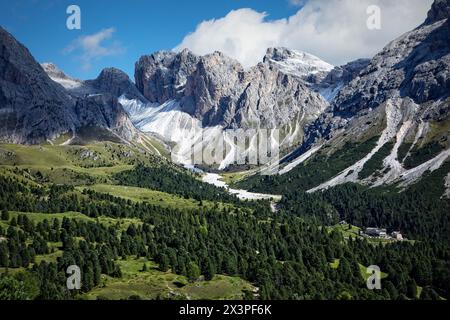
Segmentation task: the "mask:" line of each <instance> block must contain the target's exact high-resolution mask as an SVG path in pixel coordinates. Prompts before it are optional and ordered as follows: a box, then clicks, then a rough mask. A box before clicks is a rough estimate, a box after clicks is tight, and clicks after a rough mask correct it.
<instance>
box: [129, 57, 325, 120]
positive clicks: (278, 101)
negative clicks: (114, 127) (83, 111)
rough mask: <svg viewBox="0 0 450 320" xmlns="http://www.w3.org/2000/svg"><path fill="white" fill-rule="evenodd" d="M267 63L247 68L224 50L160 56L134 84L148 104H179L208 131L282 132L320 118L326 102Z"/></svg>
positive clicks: (140, 66)
mask: <svg viewBox="0 0 450 320" xmlns="http://www.w3.org/2000/svg"><path fill="white" fill-rule="evenodd" d="M274 54H275V53H274ZM268 61H269V60H267V62H265V63H260V64H259V65H257V66H255V67H253V68H251V69H249V70H244V68H243V67H242V65H241V64H240V63H239V62H237V61H235V60H233V59H231V58H228V57H226V56H225V55H223V54H222V53H220V52H215V53H213V54H209V55H205V56H202V57H197V56H195V55H193V54H192V53H190V52H189V51H187V50H184V51H182V52H181V53H178V54H175V53H172V52H158V53H156V54H154V55H151V56H145V57H142V58H141V59H140V60H139V62H138V63H137V64H136V83H137V86H138V88H139V89H140V91H141V92H143V94H144V96H145V97H146V98H147V99H148V100H149V101H150V102H155V103H160V104H161V103H164V102H166V101H168V100H178V101H179V102H180V105H181V109H182V111H184V112H186V113H188V114H190V115H192V116H194V117H195V118H197V119H199V120H201V121H202V123H203V125H204V126H205V127H210V126H216V125H220V126H223V127H226V128H228V127H230V128H247V127H253V128H254V127H257V128H261V127H266V128H278V127H280V126H283V125H286V124H288V123H289V122H291V121H293V119H295V118H296V117H299V116H300V117H302V116H303V118H304V119H308V120H311V119H314V118H317V116H318V115H319V114H320V113H321V112H322V111H323V109H325V108H326V106H327V102H326V101H325V100H324V99H323V98H322V97H321V96H320V95H319V94H318V93H315V92H314V91H313V90H311V89H310V88H308V87H307V85H306V84H305V83H304V82H303V81H300V80H299V79H298V77H296V76H295V75H291V74H288V73H287V72H283V71H282V70H280V69H278V68H275V67H274V66H273V65H271V62H268Z"/></svg>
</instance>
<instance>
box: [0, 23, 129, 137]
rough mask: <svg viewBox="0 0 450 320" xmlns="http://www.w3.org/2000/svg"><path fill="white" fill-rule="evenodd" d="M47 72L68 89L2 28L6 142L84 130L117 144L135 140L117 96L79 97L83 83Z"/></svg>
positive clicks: (0, 110)
mask: <svg viewBox="0 0 450 320" xmlns="http://www.w3.org/2000/svg"><path fill="white" fill-rule="evenodd" d="M44 67H45V66H44ZM47 69H48V70H49V71H50V75H51V77H53V78H57V77H60V79H61V80H62V81H61V84H62V85H63V86H61V85H59V84H57V83H55V82H54V81H52V80H51V79H50V77H49V76H48V75H47V74H46V73H45V71H44V69H43V68H42V67H41V66H40V65H39V64H38V63H37V62H36V61H35V60H34V58H33V56H32V55H31V54H30V52H29V51H28V50H27V49H26V48H25V47H24V46H23V45H22V44H20V43H19V42H17V41H16V39H14V37H13V36H12V35H10V34H9V33H8V32H7V31H5V30H4V29H3V28H1V27H0V84H1V85H0V122H1V123H2V125H1V127H0V140H1V141H3V142H12V143H22V144H36V143H41V142H45V141H47V140H54V139H56V138H58V137H59V136H61V135H63V134H68V135H70V136H76V135H77V134H78V133H79V132H80V131H82V130H83V128H91V129H90V131H91V132H95V131H96V130H98V131H100V132H103V133H102V136H103V137H105V134H106V135H109V136H110V137H111V138H113V139H116V140H118V141H131V140H133V139H134V138H135V137H136V134H137V131H136V130H135V129H134V126H133V125H132V123H131V121H129V119H128V116H127V114H126V113H125V111H124V110H123V108H122V107H121V105H119V104H118V102H117V98H116V97H114V96H113V95H112V94H102V96H98V95H97V96H94V95H84V96H81V95H74V94H72V93H71V92H72V91H74V90H76V89H77V88H78V87H79V86H81V84H80V82H78V81H76V80H73V79H70V78H69V77H67V76H64V74H62V72H60V71H59V70H57V69H55V68H53V67H52V66H49V65H47ZM94 84H95V83H94ZM64 87H65V88H64ZM66 89H69V90H66Z"/></svg>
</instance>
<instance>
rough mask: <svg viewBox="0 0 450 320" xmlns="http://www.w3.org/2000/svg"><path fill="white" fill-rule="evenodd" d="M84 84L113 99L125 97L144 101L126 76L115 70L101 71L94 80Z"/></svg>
mask: <svg viewBox="0 0 450 320" xmlns="http://www.w3.org/2000/svg"><path fill="white" fill-rule="evenodd" d="M86 84H87V85H90V86H92V87H93V89H94V90H95V91H97V92H99V93H102V92H107V93H109V94H111V95H113V96H115V97H119V96H121V95H126V96H127V97H128V98H129V99H138V100H140V101H145V100H146V99H145V98H144V97H143V96H142V94H141V93H140V92H139V90H138V89H137V88H136V86H135V85H134V83H133V82H132V81H131V80H130V78H129V77H128V75H127V74H126V73H125V72H123V71H122V70H120V69H117V68H106V69H103V70H102V71H101V72H100V74H99V76H98V77H97V78H96V79H95V80H90V81H86Z"/></svg>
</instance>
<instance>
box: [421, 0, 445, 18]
mask: <svg viewBox="0 0 450 320" xmlns="http://www.w3.org/2000/svg"><path fill="white" fill-rule="evenodd" d="M448 17H450V0H435V1H434V3H433V5H432V6H431V9H430V11H428V16H427V20H426V21H425V24H433V23H435V22H438V21H441V20H444V19H448Z"/></svg>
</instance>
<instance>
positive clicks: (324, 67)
mask: <svg viewBox="0 0 450 320" xmlns="http://www.w3.org/2000/svg"><path fill="white" fill-rule="evenodd" d="M265 62H269V63H271V64H272V65H274V66H275V67H276V68H277V69H278V70H280V71H281V72H283V73H286V74H290V75H293V76H296V77H298V78H301V79H306V78H307V77H309V76H311V75H319V74H322V75H324V76H325V75H326V74H327V73H328V72H330V71H331V70H333V69H334V66H333V65H331V64H329V63H327V62H325V61H323V60H321V59H320V58H318V57H316V56H314V55H312V54H309V53H306V52H302V51H296V50H289V49H286V48H274V49H269V50H268V53H267V55H266V59H265Z"/></svg>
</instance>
